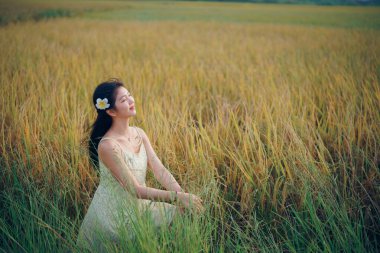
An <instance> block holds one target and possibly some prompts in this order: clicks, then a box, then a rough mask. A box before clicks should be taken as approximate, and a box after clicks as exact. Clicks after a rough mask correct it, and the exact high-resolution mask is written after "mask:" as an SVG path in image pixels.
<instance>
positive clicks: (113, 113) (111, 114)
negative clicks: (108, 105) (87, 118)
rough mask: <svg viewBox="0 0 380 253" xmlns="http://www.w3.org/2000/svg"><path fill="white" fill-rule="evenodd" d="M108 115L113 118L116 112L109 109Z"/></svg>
mask: <svg viewBox="0 0 380 253" xmlns="http://www.w3.org/2000/svg"><path fill="white" fill-rule="evenodd" d="M106 113H107V114H108V115H109V116H111V117H113V116H116V112H115V110H114V109H108V110H106Z"/></svg>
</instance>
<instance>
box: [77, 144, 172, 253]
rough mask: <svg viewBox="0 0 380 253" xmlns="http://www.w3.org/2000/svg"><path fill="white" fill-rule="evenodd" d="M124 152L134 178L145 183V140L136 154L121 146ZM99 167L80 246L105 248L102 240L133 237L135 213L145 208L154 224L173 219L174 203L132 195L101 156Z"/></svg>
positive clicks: (165, 222) (118, 239) (120, 241)
mask: <svg viewBox="0 0 380 253" xmlns="http://www.w3.org/2000/svg"><path fill="white" fill-rule="evenodd" d="M104 139H111V138H109V137H107V138H106V137H103V139H101V141H103V140H104ZM116 143H118V142H117V141H116ZM118 145H119V146H120V144H118ZM124 154H125V159H126V162H127V163H128V164H129V165H130V169H131V171H132V173H133V175H134V176H135V177H136V179H137V181H138V182H139V183H140V184H142V185H144V186H146V184H145V177H146V170H147V155H146V151H145V147H144V143H142V144H141V147H140V151H139V152H138V153H137V154H136V153H134V152H131V151H128V150H124ZM99 169H100V182H99V186H98V188H97V189H96V191H95V194H94V197H93V199H92V201H91V204H90V206H89V208H88V210H87V213H86V215H85V217H84V219H83V221H82V224H81V226H80V229H79V234H78V238H77V245H78V246H79V247H85V248H89V249H91V250H94V251H96V252H104V251H105V249H103V248H102V247H103V243H104V240H106V241H108V242H109V241H110V240H111V241H112V242H115V243H119V244H120V243H123V242H125V241H126V240H128V239H131V238H133V237H135V230H136V219H137V218H136V217H140V216H136V214H137V213H138V214H146V213H147V212H146V211H150V212H149V213H150V214H149V215H151V216H144V217H152V218H153V224H154V225H155V226H156V227H159V226H161V225H164V224H165V225H168V224H170V223H171V222H172V219H173V216H174V214H175V213H176V211H177V207H176V206H175V205H172V204H169V203H166V202H156V201H151V200H147V199H137V198H134V197H132V196H131V194H130V193H128V192H127V190H125V189H124V188H123V187H122V186H121V185H120V183H119V182H118V181H117V180H116V178H114V177H113V175H112V174H111V172H110V171H109V169H107V167H105V165H104V164H103V163H102V161H101V160H99ZM126 169H127V168H126Z"/></svg>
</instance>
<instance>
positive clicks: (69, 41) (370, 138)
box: [0, 18, 380, 252]
mask: <svg viewBox="0 0 380 253" xmlns="http://www.w3.org/2000/svg"><path fill="white" fill-rule="evenodd" d="M0 33H1V36H0V45H1V48H2V57H0V61H1V62H0V67H1V73H2V75H1V76H0V78H1V86H0V88H1V94H2V96H1V98H0V108H1V110H0V119H1V121H0V122H1V124H0V126H1V128H0V129H1V131H0V137H1V138H0V141H1V145H0V154H1V156H0V162H1V168H2V169H1V179H2V184H1V203H2V205H1V206H2V208H1V209H0V210H1V216H0V224H1V226H0V229H1V233H0V234H1V236H0V240H1V245H2V246H1V247H2V250H3V251H5V252H30V251H59V252H67V250H71V251H76V250H77V249H76V248H75V245H74V242H75V239H76V236H77V232H78V228H79V225H80V223H81V220H82V219H83V216H84V214H85V213H86V210H87V207H88V205H89V203H90V201H91V198H92V194H93V193H94V191H95V189H96V186H97V184H98V177H97V175H96V173H95V172H94V171H92V170H91V169H90V166H89V164H88V160H87V154H86V149H85V146H84V144H83V143H81V140H82V139H83V138H84V137H85V136H86V134H87V133H85V132H84V129H86V128H87V127H88V126H89V124H91V123H92V121H93V120H94V118H95V116H96V115H95V113H96V112H95V110H94V108H93V105H92V104H91V95H92V92H93V90H94V88H95V86H96V85H97V84H98V83H99V82H101V81H103V80H105V79H107V78H109V77H111V76H119V77H121V78H122V79H123V80H124V81H125V82H126V84H127V88H128V89H129V90H130V91H131V93H132V95H134V97H135V100H136V111H137V116H136V118H133V119H132V122H131V125H138V126H140V127H141V128H143V129H144V130H145V131H146V132H147V134H148V136H149V137H150V139H151V142H152V144H153V146H154V148H155V150H156V151H157V154H158V156H159V157H160V158H161V160H162V161H163V163H164V164H165V166H166V167H167V168H168V169H169V170H170V171H171V172H172V173H173V174H174V175H175V177H176V178H177V179H178V181H179V182H180V184H181V185H182V186H183V187H184V188H185V189H186V190H188V191H190V192H192V193H195V194H199V195H200V196H201V197H202V198H203V199H204V201H205V202H206V206H207V212H206V215H205V216H202V217H198V216H196V215H195V216H194V215H186V216H184V217H183V219H182V220H178V221H177V222H176V223H175V225H174V227H173V228H172V230H168V229H164V231H163V232H162V233H159V234H158V235H157V234H154V233H153V232H152V231H151V230H149V229H151V228H150V227H149V226H148V227H147V228H146V233H141V234H140V237H139V240H137V241H136V242H135V243H134V244H128V245H124V246H125V247H129V251H131V252H133V251H136V252H139V251H143V252H157V251H158V252H168V251H172V252H198V251H205V252H231V251H238V252H252V251H259V252H284V251H285V252H316V251H317V252H318V251H323V252H337V251H338V252H352V251H355V252H365V251H366V252H377V251H379V248H380V246H379V243H378V238H379V232H378V231H379V224H380V223H379V218H378V217H380V216H379V204H378V203H380V202H379V196H380V195H379V188H378V185H379V169H378V168H379V143H380V141H379V138H380V137H379V136H380V129H379V126H380V124H379V122H380V115H379V113H378V112H379V110H380V103H379V101H380V86H379V68H378V66H379V55H380V52H379V47H378V46H377V45H378V44H379V38H380V37H379V35H380V34H379V32H378V31H377V30H366V29H364V30H360V29H340V28H322V27H303V26H288V25H272V24H232V23H216V22H197V21H192V22H183V23H178V22H175V21H161V22H133V21H129V22H117V21H96V20H81V19H77V18H71V19H65V18H64V19H60V20H54V21H41V22H40V23H33V22H25V23H23V24H10V25H8V26H6V27H2V28H0ZM67 33H70V36H67V35H66V34H67ZM147 184H148V185H151V186H154V187H159V185H158V183H157V182H156V181H155V180H154V178H153V176H152V173H149V174H148V178H147ZM153 234H154V236H153ZM148 238H149V240H150V241H149V243H147V240H148ZM121 251H122V250H121Z"/></svg>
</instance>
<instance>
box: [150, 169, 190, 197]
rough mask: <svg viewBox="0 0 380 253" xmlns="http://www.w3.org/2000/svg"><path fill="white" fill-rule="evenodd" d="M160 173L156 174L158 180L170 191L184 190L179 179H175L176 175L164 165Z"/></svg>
mask: <svg viewBox="0 0 380 253" xmlns="http://www.w3.org/2000/svg"><path fill="white" fill-rule="evenodd" d="M159 174H160V175H157V176H156V178H157V181H159V182H160V183H161V185H162V186H164V187H165V189H167V190H169V191H179V192H184V190H183V189H182V188H181V186H180V185H179V184H178V182H177V180H175V178H174V176H173V175H172V174H171V173H170V171H169V170H167V169H166V168H165V167H163V169H162V170H161V172H160V173H159Z"/></svg>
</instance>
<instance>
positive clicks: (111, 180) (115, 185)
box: [98, 137, 147, 192]
mask: <svg viewBox="0 0 380 253" xmlns="http://www.w3.org/2000/svg"><path fill="white" fill-rule="evenodd" d="M105 139H110V140H112V141H114V142H115V143H116V144H117V145H119V146H120V148H121V150H122V155H123V159H124V161H125V164H126V165H127V166H126V168H124V169H129V170H130V171H131V172H132V174H133V175H134V176H135V178H136V180H137V181H138V182H139V183H140V184H141V185H144V186H146V184H145V179H146V170H147V154H146V150H145V146H144V143H141V146H140V150H139V152H138V153H134V152H131V151H129V150H125V149H123V148H122V147H121V145H120V144H119V143H118V142H117V140H116V139H113V138H109V137H103V138H102V139H101V141H103V140H105ZM99 170H100V182H99V186H98V187H103V188H106V189H107V190H109V191H113V192H115V191H117V192H120V191H124V192H125V191H126V190H125V189H123V187H122V186H121V184H120V183H119V182H118V181H117V179H116V178H115V177H114V176H113V175H112V173H111V171H110V170H109V169H108V168H107V167H106V166H105V165H104V163H103V162H102V160H101V159H100V158H99Z"/></svg>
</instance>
